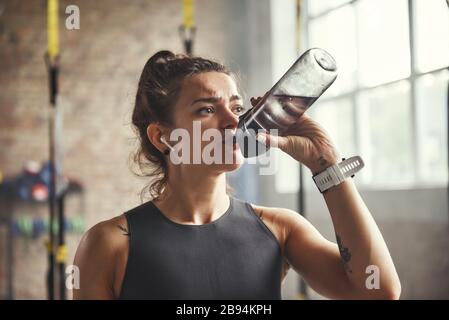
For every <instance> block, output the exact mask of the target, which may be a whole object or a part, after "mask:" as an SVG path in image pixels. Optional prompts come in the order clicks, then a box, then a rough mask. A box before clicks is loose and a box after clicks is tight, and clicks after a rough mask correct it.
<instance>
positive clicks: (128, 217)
mask: <svg viewBox="0 0 449 320" xmlns="http://www.w3.org/2000/svg"><path fill="white" fill-rule="evenodd" d="M124 215H125V218H126V223H127V224H128V234H129V236H128V239H129V240H128V257H127V259H126V267H125V274H124V275H123V280H122V283H121V287H120V293H119V295H118V297H117V299H118V300H121V299H122V296H123V287H124V284H125V283H126V280H127V278H128V277H129V276H128V274H129V266H130V265H131V264H130V263H129V260H130V258H131V257H132V256H133V254H132V250H133V248H134V244H133V243H132V242H133V238H134V237H133V231H132V227H131V219H130V212H125V213H124Z"/></svg>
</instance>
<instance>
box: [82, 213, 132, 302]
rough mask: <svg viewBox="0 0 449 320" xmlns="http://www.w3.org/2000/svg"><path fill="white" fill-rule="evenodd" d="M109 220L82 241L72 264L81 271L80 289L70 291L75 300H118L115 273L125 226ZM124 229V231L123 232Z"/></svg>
mask: <svg viewBox="0 0 449 320" xmlns="http://www.w3.org/2000/svg"><path fill="white" fill-rule="evenodd" d="M119 220H122V221H123V218H121V219H117V218H115V219H111V220H108V221H105V222H101V223H99V224H97V225H95V226H94V227H92V228H91V229H90V230H89V231H88V232H87V233H86V234H85V235H84V236H83V238H82V239H81V242H80V244H79V246H78V249H77V251H76V255H75V261H74V264H75V265H76V266H77V267H78V268H79V270H80V273H79V274H80V288H79V289H73V299H75V300H79V299H82V300H86V299H95V300H106V299H115V298H117V294H118V290H117V287H118V286H119V285H121V283H120V284H119V285H117V281H116V280H117V278H118V277H117V274H120V273H122V272H121V270H122V269H123V268H121V267H120V265H118V263H120V257H121V256H122V254H121V250H122V249H123V248H124V245H126V244H127V241H128V239H127V238H128V237H127V236H126V234H125V231H126V227H127V226H126V225H124V224H123V222H122V221H119ZM124 230H125V231H124Z"/></svg>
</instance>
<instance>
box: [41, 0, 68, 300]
mask: <svg viewBox="0 0 449 320" xmlns="http://www.w3.org/2000/svg"><path fill="white" fill-rule="evenodd" d="M58 12H59V8H58V0H47V36H48V48H47V53H46V55H45V63H46V65H47V70H48V77H49V79H48V80H49V91H50V92H49V93H50V112H49V146H50V148H49V149H50V150H49V152H50V157H49V158H50V159H49V160H50V186H49V197H48V203H49V211H50V217H49V226H50V227H49V229H48V230H49V231H48V232H49V239H48V244H47V251H48V273H47V289H48V291H47V294H48V299H49V300H54V299H55V279H56V277H55V275H56V272H55V271H58V273H59V277H57V279H58V280H59V286H58V289H59V299H61V300H64V299H65V293H66V288H65V281H64V275H65V270H64V269H65V257H66V250H65V239H64V232H65V228H64V226H65V223H64V221H65V220H64V192H62V184H61V183H60V182H61V177H62V161H61V135H62V133H61V126H62V113H61V111H60V110H59V109H60V108H58V75H59V34H58V28H59V21H58ZM56 213H57V214H58V216H57V217H56ZM56 218H57V220H56ZM56 221H57V223H58V226H59V228H58V241H57V243H56V241H55V228H54V225H55V222H56ZM56 244H57V246H56ZM56 247H58V249H57V251H56ZM56 263H57V266H58V269H57V270H56Z"/></svg>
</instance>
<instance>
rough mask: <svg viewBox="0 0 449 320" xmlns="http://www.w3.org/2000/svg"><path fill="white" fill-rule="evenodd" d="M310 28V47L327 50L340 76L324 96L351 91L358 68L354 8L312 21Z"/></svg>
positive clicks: (333, 12)
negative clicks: (333, 59)
mask: <svg viewBox="0 0 449 320" xmlns="http://www.w3.org/2000/svg"><path fill="white" fill-rule="evenodd" d="M309 30H310V33H309V35H310V36H309V47H311V48H312V47H319V48H323V49H325V50H326V51H328V52H329V53H330V54H331V55H332V56H333V57H334V58H335V60H336V62H337V67H338V77H337V79H336V80H335V82H334V84H333V85H332V86H331V87H330V88H329V89H328V90H327V91H326V93H325V95H326V96H332V95H338V94H340V93H342V92H347V91H350V90H352V89H353V88H354V84H355V72H356V67H357V55H356V43H355V16H354V7H353V6H352V5H350V6H345V7H343V8H341V9H338V10H335V11H332V12H331V13H329V14H328V15H326V16H323V17H321V18H317V19H314V20H312V21H311V23H310V27H309Z"/></svg>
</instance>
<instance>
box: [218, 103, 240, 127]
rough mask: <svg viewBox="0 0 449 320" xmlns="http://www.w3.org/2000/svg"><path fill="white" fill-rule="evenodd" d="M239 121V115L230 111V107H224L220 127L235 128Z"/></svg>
mask: <svg viewBox="0 0 449 320" xmlns="http://www.w3.org/2000/svg"><path fill="white" fill-rule="evenodd" d="M238 123H239V116H238V115H236V114H235V113H234V112H232V110H231V109H229V108H225V110H224V111H223V114H222V117H221V119H220V128H222V129H236V128H237V125H238Z"/></svg>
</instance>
